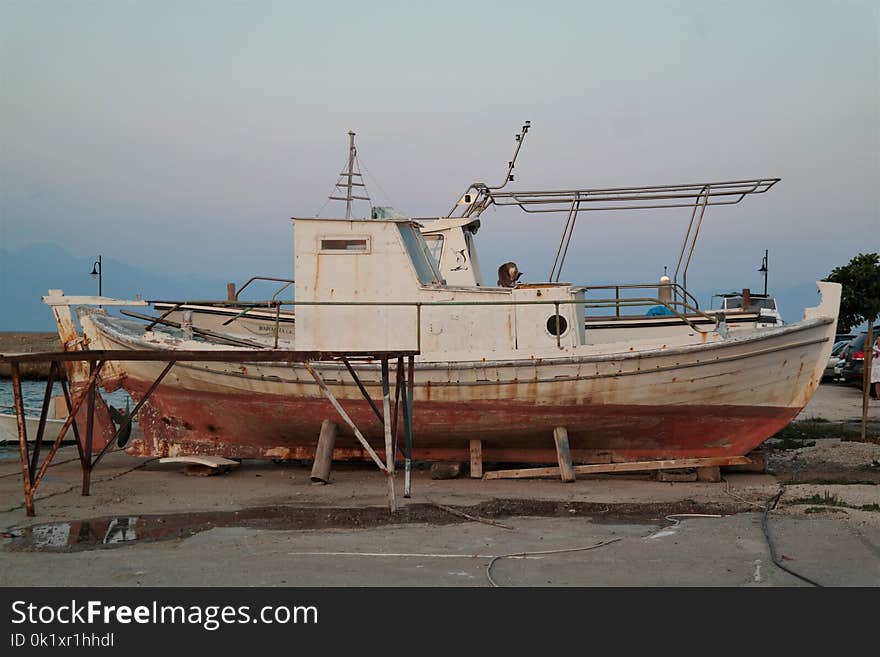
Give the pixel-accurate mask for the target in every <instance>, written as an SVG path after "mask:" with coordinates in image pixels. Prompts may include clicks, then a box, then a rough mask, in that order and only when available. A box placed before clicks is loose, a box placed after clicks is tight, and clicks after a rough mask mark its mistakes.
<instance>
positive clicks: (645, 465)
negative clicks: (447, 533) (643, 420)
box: [483, 456, 750, 479]
mask: <svg viewBox="0 0 880 657" xmlns="http://www.w3.org/2000/svg"><path fill="white" fill-rule="evenodd" d="M747 463H750V461H749V459H748V458H747V457H745V456H713V457H709V458H699V459H669V460H662V461H630V462H626V463H597V464H594V465H576V466H574V471H575V473H577V474H606V473H609V472H650V471H652V470H667V469H670V468H703V467H710V466H721V465H746V464H747ZM558 476H560V473H559V468H558V467H548V468H521V469H518V470H495V471H494V472H487V473H486V474H485V475H483V478H484V479H526V478H529V477H558Z"/></svg>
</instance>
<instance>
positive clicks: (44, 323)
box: [0, 243, 226, 331]
mask: <svg viewBox="0 0 880 657" xmlns="http://www.w3.org/2000/svg"><path fill="white" fill-rule="evenodd" d="M93 262H94V261H93V259H92V258H78V257H76V256H73V255H71V254H70V253H68V252H67V251H65V250H64V249H63V248H62V247H61V246H59V245H57V244H54V243H41V244H30V245H28V246H26V247H23V248H21V249H19V250H17V251H12V252H10V251H0V331H54V330H55V322H54V321H53V319H52V313H51V312H50V311H49V308H48V307H47V306H46V305H44V304H43V302H42V299H41V298H42V296H43V295H45V294H46V292H47V291H48V290H49V289H50V288H60V289H62V290H64V292H65V294H93V295H96V294H98V282H97V280H95V279H93V278H92V277H91V276H89V272H90V271H92V264H93ZM102 264H103V270H104V272H103V274H104V275H103V285H104V295H105V296H110V297H118V298H128V299H133V298H134V297H135V295H136V294H140V295H141V296H142V297H143V298H145V299H150V298H152V299H162V298H164V299H222V298H224V297H225V295H226V281H221V280H210V279H194V278H174V277H172V276H168V275H163V274H157V273H155V272H148V271H145V270H142V269H137V268H135V267H131V266H129V265H126V264H125V263H122V262H119V261H118V260H115V259H113V258H108V257H106V256H105V257H104V258H103V259H102Z"/></svg>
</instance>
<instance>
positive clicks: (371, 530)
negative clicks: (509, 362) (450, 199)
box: [0, 385, 880, 586]
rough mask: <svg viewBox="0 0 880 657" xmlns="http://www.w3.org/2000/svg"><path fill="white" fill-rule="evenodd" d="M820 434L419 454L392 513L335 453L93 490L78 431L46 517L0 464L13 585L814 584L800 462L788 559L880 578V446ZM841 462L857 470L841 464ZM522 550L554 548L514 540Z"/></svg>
mask: <svg viewBox="0 0 880 657" xmlns="http://www.w3.org/2000/svg"><path fill="white" fill-rule="evenodd" d="M853 391H854V389H853ZM854 392H855V393H856V397H857V394H858V392H857V391H854ZM851 402H852V400H850V399H849V394H848V391H847V390H846V389H843V388H840V387H838V386H825V385H823V386H822V387H821V388H820V392H819V393H818V395H817V398H816V399H815V400H814V402H812V403H811V406H814V404H815V405H816V406H815V408H821V409H823V410H822V411H821V413H823V415H822V417H826V418H827V417H828V413H829V410H827V409H831V410H833V411H834V412H835V413H839V414H840V415H841V417H843V416H846V414H847V413H848V412H849V411H848V406H849V404H850V403H851ZM877 405H878V406H880V404H877ZM844 406H846V407H847V408H844ZM807 410H808V411H809V410H810V409H809V408H808V409H807ZM805 412H806V411H805ZM817 413H818V412H817ZM857 414H858V413H857V412H856V413H852V415H853V416H855V415H857ZM829 419H830V418H829ZM845 419H848V417H846V418H845ZM815 442H816V443H817V445H814V446H812V447H809V448H808V447H804V448H802V449H794V450H786V451H785V452H779V453H778V454H776V455H775V457H774V458H771V459H769V460H770V462H771V464H777V465H775V466H771V467H777V468H779V471H778V472H776V473H774V474H749V473H728V474H726V475H725V481H723V482H722V483H720V484H712V483H696V482H694V483H661V482H657V481H654V480H652V479H651V478H649V477H648V476H640V475H633V476H629V477H626V478H624V477H620V476H616V477H591V478H584V479H579V480H578V481H577V482H575V483H572V484H563V483H561V482H559V481H557V480H552V479H544V480H492V481H483V480H472V479H468V478H459V479H454V480H444V481H434V480H431V479H430V476H429V473H428V472H427V471H425V470H418V471H416V472H415V473H414V477H413V496H412V498H411V499H409V500H404V499H402V491H401V488H402V477H401V476H400V475H398V486H397V492H398V496H399V498H398V501H399V502H400V506H401V510H400V511H399V512H398V513H397V514H396V515H394V516H391V515H390V514H388V512H387V508H386V486H385V480H384V477H383V476H382V475H381V474H380V473H379V472H378V471H376V470H375V469H374V468H371V467H369V466H352V465H340V466H338V467H337V468H336V469H335V470H334V482H333V483H332V484H331V485H328V486H316V485H313V484H311V483H310V481H309V469H308V468H307V467H305V466H303V465H293V466H288V465H279V464H274V463H272V462H270V461H246V462H245V463H244V464H243V465H242V466H241V467H240V468H239V469H237V470H235V471H233V472H230V473H228V474H225V475H220V476H215V477H192V476H185V475H184V474H183V473H182V472H181V468H180V466H178V465H163V464H159V463H157V462H144V461H142V460H138V459H134V458H132V457H129V456H128V455H126V454H124V453H114V454H111V455H109V456H108V457H107V458H106V460H105V461H104V462H102V463H101V465H100V466H99V467H98V468H97V470H96V471H95V473H94V478H93V487H92V495H91V496H89V497H82V496H80V495H79V485H80V471H79V466H78V463H77V461H76V458H75V457H76V452H75V449H74V448H70V447H66V448H63V449H62V450H61V451H60V452H59V453H58V455H57V457H56V463H57V465H55V466H54V467H52V468H51V469H50V470H49V471H48V473H47V476H46V478H45V479H44V481H43V483H42V484H41V486H40V489H39V493H38V499H37V503H36V506H37V517H36V518H28V517H27V516H26V515H25V513H24V510H23V508H21V506H19V505H20V503H21V482H20V475H19V474H18V462H17V461H16V460H10V459H7V460H5V461H2V462H0V531H2V532H4V534H3V538H2V539H0V585H4V586H13V585H62V586H76V585H87V584H89V585H106V586H118V585H179V586H191V585H281V586H306V585H316V586H362V585H365V586H373V585H385V586H409V585H422V586H489V585H490V579H489V576H487V567H488V566H489V565H490V563H492V568H491V577H492V578H493V579H494V581H495V582H496V583H497V584H498V585H502V586H548V585H549V586H567V585H573V586H592V585H606V586H654V585H669V586H680V585H686V586H711V585H715V586H800V585H804V586H806V585H807V583H806V582H803V581H802V580H800V579H797V578H796V577H794V576H792V575H790V574H789V573H787V572H784V571H783V570H781V569H780V568H778V567H777V566H776V565H774V564H773V562H772V560H771V555H770V550H769V547H768V542H767V539H766V537H765V535H764V532H763V531H762V526H761V520H762V512H763V508H764V505H765V503H766V501H767V500H768V499H770V498H771V497H773V496H774V495H775V494H776V493H777V492H778V491H779V489H780V485H781V484H780V482H791V481H792V478H791V477H790V476H789V475H790V471H789V470H786V468H788V467H789V464H791V463H792V462H797V463H798V465H797V467H798V468H800V469H799V470H798V472H799V473H800V475H801V476H800V477H799V478H796V479H795V480H794V482H795V483H786V484H785V485H784V492H783V495H782V497H781V499H780V500H779V504H778V506H777V507H776V509H775V510H774V511H772V512H771V513H770V514H769V531H770V535H771V537H772V539H773V541H774V542H775V544H776V546H777V550H778V553H779V555H780V558H781V560H782V563H783V564H784V565H786V566H788V567H789V568H791V569H792V570H795V571H796V572H798V573H800V574H802V575H804V576H806V577H808V578H810V579H813V580H815V581H816V582H818V583H820V584H823V585H829V586H878V585H880V486H878V485H877V483H876V475H877V466H880V445H877V444H864V443H847V442H841V441H840V440H817V441H815ZM811 454H821V457H816V458H821V465H822V473H823V475H822V478H819V479H816V478H813V479H810V478H809V477H808V476H805V475H804V473H805V472H806V473H808V472H809V471H810V470H809V467H806V468H805V465H804V464H805V463H806V464H809V462H810V459H811V458H812V457H811ZM875 462H876V463H877V466H875V465H874V463H875ZM829 468H830V469H831V470H834V471H840V472H841V473H844V472H846V473H848V476H847V477H843V478H842V479H841V481H846V482H847V483H838V482H837V481H836V480H835V479H833V478H832V479H828V478H827V474H826V471H827V470H829ZM853 473H856V474H858V476H854V475H853ZM859 473H861V474H859ZM443 507H446V508H445V509H444V508H443ZM448 509H453V510H454V511H457V512H459V513H461V512H464V513H467V514H468V515H470V516H472V517H473V518H475V519H473V520H472V519H467V518H463V517H461V516H459V515H454V514H453V513H452V512H450V511H449V510H448ZM480 520H482V522H481V521H480ZM500 525H503V526H500ZM608 541H613V542H610V543H608ZM600 544H602V545H600ZM597 545H600V546H599V547H593V548H592V549H586V550H584V549H580V550H578V548H588V547H591V546H597ZM561 550H566V551H564V552H559V551H561ZM525 552H529V553H535V552H545V554H530V555H526V556H520V557H515V556H505V555H514V554H518V553H525ZM546 552H555V553H552V554H546ZM495 557H502V558H500V559H496V560H494V562H493V558H495Z"/></svg>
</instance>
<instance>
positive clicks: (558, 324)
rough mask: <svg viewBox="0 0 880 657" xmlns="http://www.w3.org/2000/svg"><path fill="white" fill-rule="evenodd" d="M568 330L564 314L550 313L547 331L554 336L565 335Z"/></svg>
mask: <svg viewBox="0 0 880 657" xmlns="http://www.w3.org/2000/svg"><path fill="white" fill-rule="evenodd" d="M567 330H568V322H567V321H565V317H563V316H562V315H550V317H549V318H548V319H547V332H548V333H549V334H550V335H552V336H554V337H555V336H557V335H565V332H566V331H567Z"/></svg>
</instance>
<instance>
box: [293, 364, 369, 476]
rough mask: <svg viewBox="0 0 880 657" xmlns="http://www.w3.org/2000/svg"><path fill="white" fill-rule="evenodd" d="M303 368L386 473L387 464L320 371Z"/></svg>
mask: <svg viewBox="0 0 880 657" xmlns="http://www.w3.org/2000/svg"><path fill="white" fill-rule="evenodd" d="M303 367H305V368H306V370H308V372H309V374H311V375H312V378H313V379H314V380H315V383H317V384H318V387H319V388H320V389H321V391H322V392H323V393H324V396H325V397H327V400H328V401H329V402H330V403H331V404H332V405H333V408H335V409H336V412H337V413H339V417H341V418H342V419H343V420H344V421H345V423H346V424H347V425H348V427H349V428H350V429H351V430H352V432H354V436H355V438H357V439H358V442H360V444H361V445H363V447H364V449H365V450H367V454H369V455H370V458H371V459H373V462H374V463H375V464H376V465H378V466H379V469H380V470H382V471H383V472H384V471H385V464H384V463H382V459H380V458H379V455H378V454H376V450H374V449H373V448H372V447H371V446H370V443H368V442H367V439H366V438H364V434H362V433H361V432H360V429H358V428H357V426H356V425H355V423H354V421H352V419H351V418H350V417H349V416H348V413H346V412H345V409H344V408H342V406H341V405H340V404H339V402H338V401H336V397H334V396H333V393H332V392H330V388H328V387H327V384H326V383H325V382H324V379H323V378H321V375H320V374H318V371H317V370H316V369H315V368H314V367H312V366H311V364H310V363H308V362H306V363H303Z"/></svg>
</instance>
